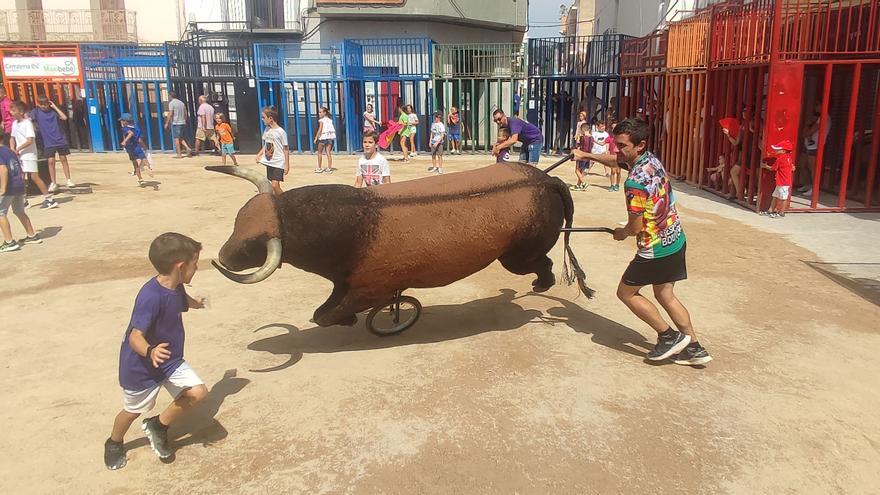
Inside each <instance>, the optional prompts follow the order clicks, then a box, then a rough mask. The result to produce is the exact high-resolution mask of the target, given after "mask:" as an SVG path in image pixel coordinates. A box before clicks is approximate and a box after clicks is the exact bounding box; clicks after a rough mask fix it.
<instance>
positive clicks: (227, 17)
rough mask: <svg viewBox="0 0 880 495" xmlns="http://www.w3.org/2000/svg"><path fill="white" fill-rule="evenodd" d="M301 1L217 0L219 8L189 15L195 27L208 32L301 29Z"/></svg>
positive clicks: (297, 30)
mask: <svg viewBox="0 0 880 495" xmlns="http://www.w3.org/2000/svg"><path fill="white" fill-rule="evenodd" d="M299 4H300V2H299V0H222V1H218V2H217V5H216V8H217V9H218V10H210V9H209V10H210V12H207V13H206V12H200V11H192V12H188V13H187V15H188V16H190V22H191V24H194V25H195V28H196V29H199V30H205V31H293V32H302V24H300V17H299ZM218 11H219V17H218Z"/></svg>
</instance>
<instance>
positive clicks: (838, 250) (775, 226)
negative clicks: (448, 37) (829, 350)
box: [673, 182, 880, 305]
mask: <svg viewBox="0 0 880 495" xmlns="http://www.w3.org/2000/svg"><path fill="white" fill-rule="evenodd" d="M673 187H674V188H675V191H676V194H677V195H678V198H677V201H678V203H679V204H680V205H681V206H682V207H684V208H691V209H694V210H698V211H703V212H707V213H713V214H716V215H719V216H721V217H724V218H728V219H731V220H735V221H737V222H742V223H744V224H747V225H750V226H752V227H755V228H757V229H759V230H763V231H765V232H771V233H775V234H779V235H781V236H784V237H785V238H787V239H789V240H790V241H791V242H793V243H794V244H796V245H798V246H800V247H802V248H805V249H808V250H810V251H812V252H813V253H815V255H816V258H815V259H813V260H804V261H805V262H806V263H807V264H809V265H810V266H811V267H812V268H814V269H815V270H817V271H819V272H821V273H822V274H824V275H825V276H827V277H829V278H831V279H832V280H834V281H835V282H837V283H839V284H840V285H843V286H844V287H847V288H848V289H850V290H852V291H853V292H855V293H857V294H859V295H860V296H862V297H863V298H865V299H867V300H869V301H871V302H873V303H874V304H878V305H880V247H878V244H877V243H878V241H880V213H794V214H789V215H786V216H785V218H778V219H772V218H769V217H766V216H761V215H758V214H756V213H755V212H753V211H751V210H747V209H745V208H743V207H742V206H740V205H738V204H736V203H732V202H730V201H725V200H724V199H722V198H721V197H719V196H716V195H715V194H712V193H710V192H708V191H703V190H700V189H697V188H696V187H693V186H689V185H687V184H684V183H682V182H676V183H675V184H674V186H673ZM684 224H685V227H686V226H687V216H685V218H684Z"/></svg>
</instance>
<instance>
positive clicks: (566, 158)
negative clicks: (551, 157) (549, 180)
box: [544, 153, 574, 174]
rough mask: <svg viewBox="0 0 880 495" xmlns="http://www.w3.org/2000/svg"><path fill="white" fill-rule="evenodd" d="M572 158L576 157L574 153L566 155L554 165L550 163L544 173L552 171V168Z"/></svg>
mask: <svg viewBox="0 0 880 495" xmlns="http://www.w3.org/2000/svg"><path fill="white" fill-rule="evenodd" d="M572 158H574V153H571V154H569V155H568V156H566V157H565V158H563V159H562V160H559V161H558V162H556V163H554V164H553V165H550V166H549V167H547V168H545V169H544V173H545V174H546V173H549V172H550V171H551V170H553V169H554V168H556V167H558V166H560V165H562V164H563V163H565V162H567V161H569V160H571V159H572Z"/></svg>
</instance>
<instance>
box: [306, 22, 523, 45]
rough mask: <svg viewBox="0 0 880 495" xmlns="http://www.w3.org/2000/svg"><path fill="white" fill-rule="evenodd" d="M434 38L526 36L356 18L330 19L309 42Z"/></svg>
mask: <svg viewBox="0 0 880 495" xmlns="http://www.w3.org/2000/svg"><path fill="white" fill-rule="evenodd" d="M317 24H318V19H309V20H308V22H307V24H306V25H304V26H303V32H304V33H305V32H308V31H309V30H310V29H312V28H313V27H314V26H316V25H317ZM415 37H418V38H421V37H427V38H431V39H433V40H434V41H436V42H437V43H512V42H518V41H519V40H520V39H521V38H522V33H513V32H510V31H494V30H491V29H485V28H479V27H472V26H460V25H455V24H446V23H440V22H429V21H411V22H400V21H355V20H352V19H345V20H342V19H339V20H336V19H334V20H329V21H328V22H325V23H324V24H322V25H321V27H320V28H319V32H318V33H317V34H316V35H315V36H313V37H312V38H309V39H308V40H307V42H312V43H317V42H321V43H333V42H338V41H342V40H343V39H346V38H355V39H359V38H415Z"/></svg>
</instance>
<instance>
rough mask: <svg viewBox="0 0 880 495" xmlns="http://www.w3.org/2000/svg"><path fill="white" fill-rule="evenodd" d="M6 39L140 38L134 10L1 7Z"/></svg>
mask: <svg viewBox="0 0 880 495" xmlns="http://www.w3.org/2000/svg"><path fill="white" fill-rule="evenodd" d="M0 40H2V41H137V15H136V13H135V12H133V11H130V10H68V9H64V10H0Z"/></svg>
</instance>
